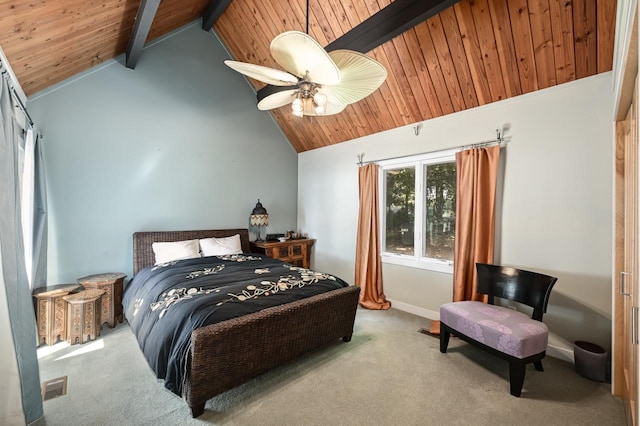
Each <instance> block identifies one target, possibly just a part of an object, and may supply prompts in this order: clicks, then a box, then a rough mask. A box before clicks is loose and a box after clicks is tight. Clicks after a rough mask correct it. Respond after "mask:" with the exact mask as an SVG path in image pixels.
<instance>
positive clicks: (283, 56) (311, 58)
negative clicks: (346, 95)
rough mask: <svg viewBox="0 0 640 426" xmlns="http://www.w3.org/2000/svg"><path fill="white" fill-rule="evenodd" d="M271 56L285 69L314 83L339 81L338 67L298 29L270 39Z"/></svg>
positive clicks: (336, 82)
mask: <svg viewBox="0 0 640 426" xmlns="http://www.w3.org/2000/svg"><path fill="white" fill-rule="evenodd" d="M271 56H273V59H275V61H276V62H277V63H278V64H279V65H280V66H281V67H282V68H284V69H285V70H287V71H289V72H290V73H291V74H293V75H296V76H298V77H300V78H305V77H306V75H307V72H308V73H309V77H308V80H309V81H312V82H314V83H316V84H323V85H324V84H327V85H335V84H338V83H339V82H340V79H341V76H340V68H339V67H338V66H337V65H336V64H335V63H334V62H333V60H332V59H331V56H329V54H328V53H327V51H326V50H324V48H323V47H322V46H321V45H320V44H319V43H318V42H317V41H315V40H314V39H313V38H312V37H311V36H309V35H308V34H305V33H303V32H300V31H287V32H284V33H282V34H279V35H277V36H276V37H275V38H274V39H273V40H272V41H271Z"/></svg>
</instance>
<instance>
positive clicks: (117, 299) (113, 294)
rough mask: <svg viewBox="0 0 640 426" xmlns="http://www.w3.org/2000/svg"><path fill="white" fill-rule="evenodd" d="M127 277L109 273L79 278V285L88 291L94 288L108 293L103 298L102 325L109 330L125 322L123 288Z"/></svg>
mask: <svg viewBox="0 0 640 426" xmlns="http://www.w3.org/2000/svg"><path fill="white" fill-rule="evenodd" d="M125 277H126V275H125V274H121V273H115V272H108V273H105V274H95V275H88V276H86V277H82V278H78V284H80V285H82V287H84V288H86V289H92V288H93V289H99V290H104V291H106V294H105V295H104V297H103V298H102V312H101V314H100V324H101V325H102V324H104V323H106V324H107V325H108V326H109V328H113V327H115V326H116V323H118V322H122V321H123V316H122V287H123V283H124V279H125Z"/></svg>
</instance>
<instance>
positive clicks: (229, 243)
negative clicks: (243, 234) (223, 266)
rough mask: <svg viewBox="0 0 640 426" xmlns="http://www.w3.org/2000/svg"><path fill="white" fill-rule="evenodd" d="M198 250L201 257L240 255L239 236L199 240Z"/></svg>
mask: <svg viewBox="0 0 640 426" xmlns="http://www.w3.org/2000/svg"><path fill="white" fill-rule="evenodd" d="M200 250H202V255H203V256H222V255H225V254H239V253H242V244H240V234H236V235H234V236H232V237H224V238H203V239H202V240H200Z"/></svg>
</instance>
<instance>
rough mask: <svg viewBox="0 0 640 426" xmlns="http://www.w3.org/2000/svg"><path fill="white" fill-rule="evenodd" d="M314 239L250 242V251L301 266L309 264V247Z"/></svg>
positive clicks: (308, 265)
mask: <svg viewBox="0 0 640 426" xmlns="http://www.w3.org/2000/svg"><path fill="white" fill-rule="evenodd" d="M315 242H316V240H312V239H301V240H287V241H285V242H282V243H281V242H279V241H274V242H271V241H262V242H255V241H252V242H251V251H252V252H254V253H261V254H266V255H267V256H269V257H272V258H274V259H280V260H282V261H283V262H287V263H291V264H293V265H296V266H300V267H302V268H309V267H310V266H311V247H313V243H315Z"/></svg>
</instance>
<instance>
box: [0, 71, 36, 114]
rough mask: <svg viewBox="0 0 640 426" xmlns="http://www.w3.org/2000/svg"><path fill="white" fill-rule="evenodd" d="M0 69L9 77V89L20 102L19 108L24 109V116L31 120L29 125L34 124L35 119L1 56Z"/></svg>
mask: <svg viewBox="0 0 640 426" xmlns="http://www.w3.org/2000/svg"><path fill="white" fill-rule="evenodd" d="M0 71H1V74H2V75H3V76H4V77H5V78H6V79H7V83H8V84H9V90H11V94H12V95H13V97H14V98H15V99H16V101H17V102H18V104H17V106H18V109H20V111H22V113H23V114H24V116H25V117H26V118H27V120H28V121H29V125H31V126H33V120H32V119H31V116H30V115H29V112H28V111H27V107H26V106H25V105H24V104H23V103H22V98H21V96H20V94H19V93H18V91H17V90H16V89H15V87H14V85H15V82H14V81H13V79H12V78H11V73H10V72H9V70H8V69H7V68H5V65H4V63H3V62H2V59H1V58H0Z"/></svg>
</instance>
